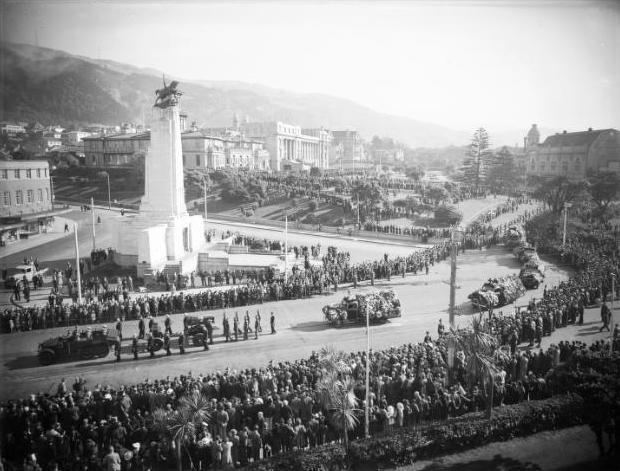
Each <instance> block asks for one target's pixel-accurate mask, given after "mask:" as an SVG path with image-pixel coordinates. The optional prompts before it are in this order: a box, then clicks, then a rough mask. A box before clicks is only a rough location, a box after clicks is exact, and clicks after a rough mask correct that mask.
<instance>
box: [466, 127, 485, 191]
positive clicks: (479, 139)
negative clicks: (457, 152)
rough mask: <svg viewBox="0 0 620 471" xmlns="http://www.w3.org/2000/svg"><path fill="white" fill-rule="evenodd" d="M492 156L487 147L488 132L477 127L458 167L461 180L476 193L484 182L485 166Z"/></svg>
mask: <svg viewBox="0 0 620 471" xmlns="http://www.w3.org/2000/svg"><path fill="white" fill-rule="evenodd" d="M491 158H492V153H491V151H490V149H489V134H488V133H487V131H486V130H485V129H484V128H479V129H477V130H476V132H475V133H474V137H473V138H472V140H471V144H470V145H469V149H468V151H467V154H466V155H465V158H464V159H463V165H462V166H461V168H460V173H461V181H463V183H466V184H468V185H471V186H473V187H474V189H475V191H476V193H477V192H478V191H479V189H480V185H481V184H483V183H484V182H485V177H486V167H487V166H488V164H489V161H490V159H491Z"/></svg>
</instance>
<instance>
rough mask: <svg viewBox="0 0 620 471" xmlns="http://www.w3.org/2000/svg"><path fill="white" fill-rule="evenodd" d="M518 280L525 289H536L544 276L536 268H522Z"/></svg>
mask: <svg viewBox="0 0 620 471" xmlns="http://www.w3.org/2000/svg"><path fill="white" fill-rule="evenodd" d="M519 278H520V279H521V282H522V283H523V286H525V288H526V289H538V287H539V286H540V284H541V283H542V282H543V281H544V279H545V275H544V274H543V273H541V272H540V271H539V270H538V269H537V268H533V267H524V268H522V269H521V271H520V272H519Z"/></svg>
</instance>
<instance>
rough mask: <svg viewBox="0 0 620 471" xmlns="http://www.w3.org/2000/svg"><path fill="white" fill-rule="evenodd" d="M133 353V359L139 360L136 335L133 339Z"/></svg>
mask: <svg viewBox="0 0 620 471" xmlns="http://www.w3.org/2000/svg"><path fill="white" fill-rule="evenodd" d="M131 353H133V359H134V360H137V359H138V337H137V336H136V334H134V335H133V338H132V339H131Z"/></svg>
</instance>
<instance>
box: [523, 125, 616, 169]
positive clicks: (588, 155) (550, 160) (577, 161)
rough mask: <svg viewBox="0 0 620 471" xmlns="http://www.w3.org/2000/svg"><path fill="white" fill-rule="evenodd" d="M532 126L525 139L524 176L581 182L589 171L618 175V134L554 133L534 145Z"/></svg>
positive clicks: (609, 131) (601, 130)
mask: <svg viewBox="0 0 620 471" xmlns="http://www.w3.org/2000/svg"><path fill="white" fill-rule="evenodd" d="M537 133H538V130H537V129H536V125H533V127H532V129H531V130H530V132H529V133H528V137H527V138H526V141H525V142H526V154H527V174H528V175H532V176H542V177H555V176H565V177H568V178H571V179H575V180H577V179H583V178H585V177H586V173H587V172H589V171H592V172H596V171H601V170H605V171H614V172H620V131H618V130H617V129H598V130H593V129H592V128H590V129H588V130H587V131H579V132H566V131H564V132H563V133H558V134H555V135H553V136H549V137H547V138H546V139H545V141H544V142H543V143H542V144H539V143H538V139H537Z"/></svg>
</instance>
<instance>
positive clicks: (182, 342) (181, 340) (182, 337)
mask: <svg viewBox="0 0 620 471" xmlns="http://www.w3.org/2000/svg"><path fill="white" fill-rule="evenodd" d="M184 354H185V335H183V332H181V335H179V355H184Z"/></svg>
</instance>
